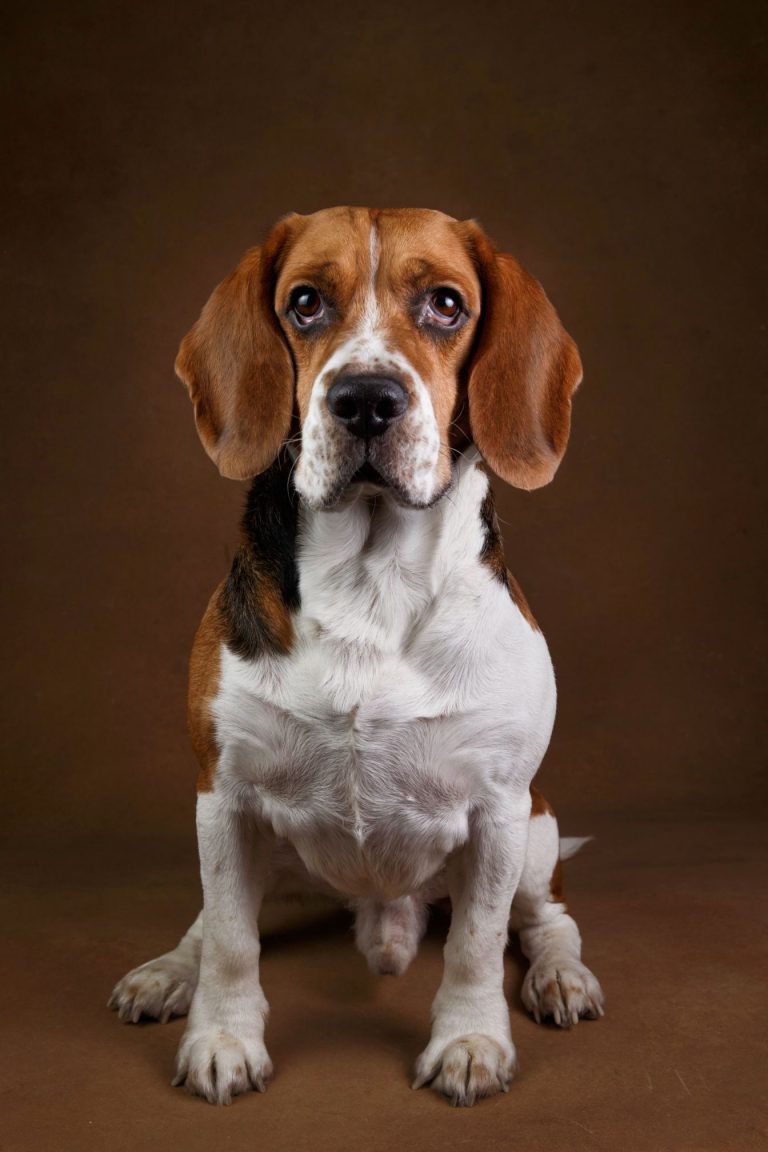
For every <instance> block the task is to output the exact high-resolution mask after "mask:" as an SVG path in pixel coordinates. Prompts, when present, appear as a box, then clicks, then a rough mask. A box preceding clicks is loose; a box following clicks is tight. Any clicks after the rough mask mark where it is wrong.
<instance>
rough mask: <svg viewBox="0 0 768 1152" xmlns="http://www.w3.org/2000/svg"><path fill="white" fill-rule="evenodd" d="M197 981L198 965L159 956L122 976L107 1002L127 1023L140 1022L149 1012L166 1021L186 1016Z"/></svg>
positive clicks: (151, 1016)
mask: <svg viewBox="0 0 768 1152" xmlns="http://www.w3.org/2000/svg"><path fill="white" fill-rule="evenodd" d="M196 982H197V969H196V968H193V967H191V966H190V964H188V963H185V962H184V961H181V960H177V959H175V958H174V957H173V956H171V955H167V956H159V957H158V958H157V960H150V961H149V963H147V964H142V965H141V967H140V968H134V969H133V971H132V972H129V973H128V974H127V975H126V976H123V978H122V980H118V982H117V984H116V985H115V987H114V988H113V990H112V995H111V996H110V998H109V1000H108V1002H107V1006H108V1007H109V1008H113V1009H114V1010H115V1011H116V1012H117V1014H118V1016H119V1017H120V1019H121V1020H122V1021H124V1022H125V1023H131V1024H137V1023H138V1022H139V1020H140V1019H141V1018H142V1016H145V1017H149V1018H150V1019H152V1020H159V1021H160V1022H161V1023H162V1024H166V1023H167V1022H168V1021H169V1020H170V1019H171V1017H172V1016H186V1014H187V1012H188V1011H189V1005H190V1003H191V1000H192V994H193V992H194V991H195V984H196Z"/></svg>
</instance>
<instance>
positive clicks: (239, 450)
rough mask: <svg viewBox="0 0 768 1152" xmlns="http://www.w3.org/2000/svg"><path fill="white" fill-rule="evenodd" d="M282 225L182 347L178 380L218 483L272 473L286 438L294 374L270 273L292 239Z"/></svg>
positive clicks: (250, 255) (222, 290)
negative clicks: (185, 390) (219, 478)
mask: <svg viewBox="0 0 768 1152" xmlns="http://www.w3.org/2000/svg"><path fill="white" fill-rule="evenodd" d="M292 224H293V221H292V219H291V218H288V219H286V220H283V221H281V222H280V223H279V224H278V225H277V226H276V228H275V229H274V230H273V231H272V232H271V233H270V235H269V237H268V239H267V241H266V243H265V244H264V246H263V247H262V248H251V249H250V250H249V251H248V252H246V254H245V256H244V257H243V259H242V260H241V262H240V264H239V265H238V266H237V268H236V269H235V271H234V272H233V273H232V274H231V276H228V277H227V279H226V280H223V281H222V283H221V284H219V286H218V288H216V289H215V290H214V292H213V295H212V296H211V298H210V300H209V301H208V303H207V304H206V305H205V307H204V308H203V311H202V313H201V315H200V319H199V320H198V321H197V323H196V324H195V325H194V327H192V328H191V329H190V331H189V332H188V333H187V335H186V336H185V337H184V339H183V340H182V342H181V347H180V349H179V354H178V356H177V357H176V374H177V376H178V377H179V379H180V380H182V381H183V382H184V384H186V386H187V388H188V389H189V395H190V397H191V399H192V403H193V404H194V407H195V423H196V424H197V431H198V433H199V435H200V439H201V440H202V442H203V447H204V448H205V450H206V452H207V453H208V455H209V456H210V457H211V459H212V460H213V462H214V463H215V464H216V465H217V467H218V469H219V471H220V472H221V474H222V476H228V477H229V478H230V479H231V480H246V479H248V478H249V477H251V476H256V475H258V473H259V472H263V471H264V470H265V469H266V468H268V467H269V466H270V464H271V463H272V462H273V460H274V459H275V457H276V456H277V454H278V452H279V451H280V447H281V445H282V444H283V442H284V441H285V440H286V439H287V438H288V436H289V435H290V428H291V417H292V414H293V392H294V371H293V361H292V358H291V354H290V352H289V350H288V346H287V344H286V342H285V340H284V338H283V334H282V332H281V330H280V325H279V324H278V322H277V317H276V316H275V311H274V303H273V295H274V281H275V266H276V263H277V261H278V260H279V257H280V254H281V252H282V251H283V249H284V246H285V244H286V242H287V240H288V237H289V235H290V233H291V232H292V230H293V229H292Z"/></svg>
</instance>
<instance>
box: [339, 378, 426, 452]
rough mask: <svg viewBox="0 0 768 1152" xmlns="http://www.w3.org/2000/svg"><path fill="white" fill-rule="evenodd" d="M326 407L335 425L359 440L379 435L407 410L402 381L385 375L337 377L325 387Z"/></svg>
mask: <svg viewBox="0 0 768 1152" xmlns="http://www.w3.org/2000/svg"><path fill="white" fill-rule="evenodd" d="M326 403H327V404H328V409H329V411H330V413H331V415H332V416H333V418H334V420H336V421H337V422H338V423H339V424H341V425H342V426H343V427H344V428H346V429H347V431H348V432H350V433H351V434H352V435H353V436H356V437H358V439H360V440H372V439H373V438H374V437H375V436H381V435H383V433H384V432H386V431H387V430H388V429H389V428H391V427H392V425H393V424H395V423H396V422H397V421H398V420H401V419H402V417H403V416H404V415H405V413H406V411H407V409H408V393H407V392H406V390H405V388H404V387H403V385H402V384H400V383H399V382H398V381H397V380H392V379H390V378H388V377H386V376H340V377H339V378H338V380H336V381H335V382H334V383H333V384H332V385H331V387H330V388H329V389H328V394H327V396H326Z"/></svg>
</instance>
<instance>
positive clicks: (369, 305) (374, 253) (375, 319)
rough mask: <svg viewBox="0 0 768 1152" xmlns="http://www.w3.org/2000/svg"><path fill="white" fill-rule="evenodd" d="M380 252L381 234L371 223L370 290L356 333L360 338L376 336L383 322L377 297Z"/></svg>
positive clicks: (369, 241)
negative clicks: (380, 323) (381, 321)
mask: <svg viewBox="0 0 768 1152" xmlns="http://www.w3.org/2000/svg"><path fill="white" fill-rule="evenodd" d="M380 252H381V248H380V245H379V232H378V229H377V227H376V225H375V224H374V223H373V221H371V230H370V232H369V234H368V289H367V292H366V294H365V307H364V308H363V315H362V320H361V323H360V327H359V329H358V332H357V333H356V335H357V336H359V337H366V336H367V337H372V336H375V335H376V333H377V329H378V326H379V322H380V320H381V313H380V311H379V301H378V298H377V296H376V276H377V273H378V271H379V254H380Z"/></svg>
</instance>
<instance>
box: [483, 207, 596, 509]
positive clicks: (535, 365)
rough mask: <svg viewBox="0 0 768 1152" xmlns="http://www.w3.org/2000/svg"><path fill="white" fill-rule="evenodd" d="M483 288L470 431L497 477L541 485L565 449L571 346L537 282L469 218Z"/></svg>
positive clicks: (577, 378) (574, 377)
mask: <svg viewBox="0 0 768 1152" xmlns="http://www.w3.org/2000/svg"><path fill="white" fill-rule="evenodd" d="M469 243H470V247H471V248H472V249H473V251H474V254H475V258H476V261H477V266H478V271H479V273H480V280H481V284H482V290H483V304H482V316H481V320H480V324H481V328H480V334H479V338H478V342H477V344H476V347H475V351H474V354H473V356H472V360H471V362H470V365H469V383H468V400H469V423H470V428H471V430H472V438H473V440H474V442H475V444H476V445H477V447H478V449H479V450H480V453H481V455H482V456H483V458H484V459H485V461H486V462H487V463H488V465H489V466H490V467H491V468H492V469H493V471H494V472H495V473H496V475H497V476H500V477H501V478H502V479H503V480H506V481H507V483H508V484H514V485H515V486H516V487H517V488H528V489H530V488H539V487H541V485H542V484H548V483H549V481H550V480H551V479H552V477H553V476H554V474H555V472H556V471H557V466H558V464H559V463H560V460H561V459H562V456H563V453H564V452H565V447H566V444H567V443H568V434H569V431H570V427H571V396H572V395H573V393H574V392H575V391H576V388H577V387H578V386H579V383H580V382H581V376H582V372H581V360H580V359H579V353H578V349H577V348H576V345H575V344H574V342H573V340H572V339H571V337H570V336H569V335H568V333H567V332H566V331H565V329H564V328H563V326H562V324H561V323H560V321H559V319H558V316H557V313H556V312H555V309H554V308H553V307H552V305H551V304H550V302H549V300H548V299H547V297H546V295H545V293H544V289H543V288H542V287H541V285H540V284H539V283H538V281H537V280H534V278H533V277H532V276H530V275H529V274H528V273H527V272H526V271H525V269H524V268H521V266H520V265H519V264H518V263H517V261H516V260H513V259H512V257H511V256H507V255H505V254H504V253H502V252H495V251H494V249H493V247H492V246H491V244H490V242H489V240H488V238H487V237H486V235H485V233H484V232H483V231H482V230H481V229H480V228H479V227H478V226H477V225H476V224H474V223H472V224H470V225H469Z"/></svg>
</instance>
